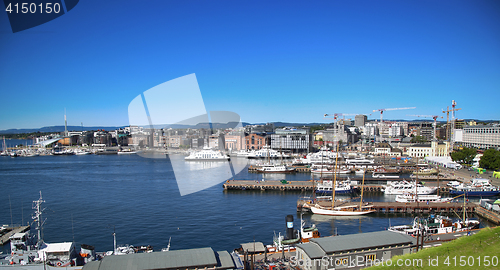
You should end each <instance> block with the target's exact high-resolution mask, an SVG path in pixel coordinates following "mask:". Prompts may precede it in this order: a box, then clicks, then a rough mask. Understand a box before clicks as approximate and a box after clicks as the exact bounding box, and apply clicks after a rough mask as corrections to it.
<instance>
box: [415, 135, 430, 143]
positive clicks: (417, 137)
mask: <svg viewBox="0 0 500 270" xmlns="http://www.w3.org/2000/svg"><path fill="white" fill-rule="evenodd" d="M426 141H427V139H425V137H424V136H415V137H412V138H411V142H412V143H423V142H426Z"/></svg>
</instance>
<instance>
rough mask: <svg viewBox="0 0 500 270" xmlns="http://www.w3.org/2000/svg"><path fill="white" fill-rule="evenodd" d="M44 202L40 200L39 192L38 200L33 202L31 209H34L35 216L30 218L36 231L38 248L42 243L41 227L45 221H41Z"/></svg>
mask: <svg viewBox="0 0 500 270" xmlns="http://www.w3.org/2000/svg"><path fill="white" fill-rule="evenodd" d="M44 202H45V201H44V200H43V199H42V191H40V199H38V200H36V201H33V209H35V214H34V216H32V219H33V220H34V221H35V222H36V230H37V233H38V234H37V236H38V241H37V245H38V247H40V245H41V244H42V243H43V239H42V226H43V224H44V223H45V220H42V213H43V210H45V209H42V207H41V206H42V203H44Z"/></svg>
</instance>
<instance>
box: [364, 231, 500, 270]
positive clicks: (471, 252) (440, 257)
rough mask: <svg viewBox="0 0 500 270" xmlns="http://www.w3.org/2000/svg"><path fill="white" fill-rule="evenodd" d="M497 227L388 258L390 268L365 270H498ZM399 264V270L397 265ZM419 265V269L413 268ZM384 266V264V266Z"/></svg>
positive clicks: (498, 235) (499, 236) (499, 240)
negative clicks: (390, 264) (390, 263)
mask: <svg viewBox="0 0 500 270" xmlns="http://www.w3.org/2000/svg"><path fill="white" fill-rule="evenodd" d="M499 260H500V227H495V228H484V229H482V230H481V231H480V232H478V233H476V234H474V235H471V236H465V237H461V238H459V239H456V240H454V241H450V242H445V243H443V245H441V246H438V247H431V248H426V249H424V250H421V251H419V252H417V253H413V254H407V255H403V256H395V257H393V258H392V260H391V261H392V266H387V265H384V266H382V265H379V266H374V267H370V268H366V269H370V270H372V269H373V270H382V269H384V270H385V269H419V270H420V269H442V268H446V269H500V261H499ZM398 262H399V264H400V266H398V265H397V263H398ZM419 263H421V265H420V266H417V265H418V264H419ZM384 264H385V263H384Z"/></svg>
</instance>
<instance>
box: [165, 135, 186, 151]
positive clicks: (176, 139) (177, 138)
mask: <svg viewBox="0 0 500 270" xmlns="http://www.w3.org/2000/svg"><path fill="white" fill-rule="evenodd" d="M183 137H184V136H183V135H171V136H168V137H167V147H171V148H179V147H180V146H181V144H182V138H183Z"/></svg>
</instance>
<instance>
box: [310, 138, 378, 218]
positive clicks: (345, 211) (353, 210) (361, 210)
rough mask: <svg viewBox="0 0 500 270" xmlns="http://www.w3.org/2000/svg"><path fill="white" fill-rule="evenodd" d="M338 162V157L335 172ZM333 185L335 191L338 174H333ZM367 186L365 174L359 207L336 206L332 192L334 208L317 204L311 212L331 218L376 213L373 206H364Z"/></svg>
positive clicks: (352, 205) (351, 205) (353, 205)
mask: <svg viewBox="0 0 500 270" xmlns="http://www.w3.org/2000/svg"><path fill="white" fill-rule="evenodd" d="M337 153H338V144H337ZM337 161H338V155H337V158H335V170H336V169H337ZM333 176H334V178H333V185H332V188H333V189H335V186H336V183H337V174H333ZM364 184H365V174H363V183H362V188H361V199H360V202H359V205H357V204H350V205H345V206H344V205H343V206H335V192H332V206H331V207H330V208H325V207H322V206H320V205H319V204H316V205H315V206H312V207H311V211H312V212H313V213H314V214H318V215H329V216H359V215H366V214H369V213H373V212H375V210H374V209H373V205H370V204H365V205H363V186H364Z"/></svg>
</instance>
